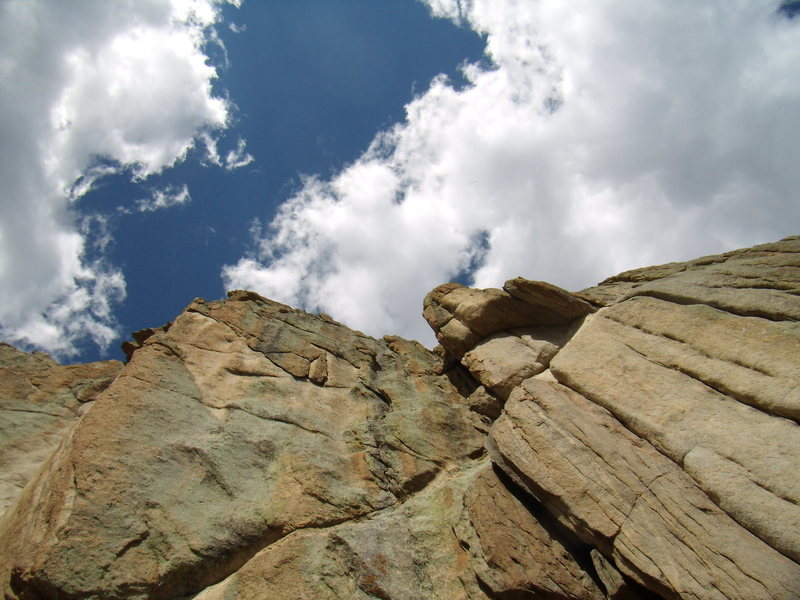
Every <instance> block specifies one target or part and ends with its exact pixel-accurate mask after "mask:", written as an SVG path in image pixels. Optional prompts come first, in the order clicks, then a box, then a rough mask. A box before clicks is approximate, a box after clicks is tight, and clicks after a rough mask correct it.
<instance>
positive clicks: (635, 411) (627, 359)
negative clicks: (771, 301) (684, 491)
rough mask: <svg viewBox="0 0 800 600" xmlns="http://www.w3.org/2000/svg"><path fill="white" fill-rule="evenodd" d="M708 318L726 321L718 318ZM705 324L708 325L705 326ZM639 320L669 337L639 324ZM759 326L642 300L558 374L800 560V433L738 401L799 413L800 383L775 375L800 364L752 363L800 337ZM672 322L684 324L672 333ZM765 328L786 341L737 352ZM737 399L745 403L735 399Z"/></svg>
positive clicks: (596, 329) (569, 352) (585, 330)
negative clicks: (797, 387)
mask: <svg viewBox="0 0 800 600" xmlns="http://www.w3.org/2000/svg"><path fill="white" fill-rule="evenodd" d="M709 311H711V312H713V313H715V314H714V315H713V316H711V317H710V316H708V313H709ZM717 313H719V314H717ZM631 315H633V316H631ZM645 316H647V317H648V318H649V320H647V319H645ZM700 318H704V320H705V322H706V324H707V325H706V327H700V326H699V324H698V322H697V321H698V319H700ZM628 319H630V320H631V321H630V324H629V323H628V321H627V320H628ZM637 319H644V320H645V321H646V324H647V325H646V327H649V328H651V329H652V330H653V331H661V333H660V334H657V333H649V332H648V331H646V330H645V329H642V328H640V327H645V325H640V327H637V326H635V324H636V323H637V322H638V321H637ZM737 321H740V322H737ZM756 321H759V322H754V319H753V318H752V317H738V316H733V315H729V314H727V313H722V312H721V311H718V310H716V309H711V308H708V307H704V306H695V305H690V306H682V305H675V304H672V303H670V302H665V301H663V300H655V299H651V298H635V299H632V300H629V301H626V302H623V303H622V304H620V305H617V306H613V307H609V308H606V309H603V310H602V311H600V312H599V313H598V314H596V315H593V316H592V317H591V318H590V319H588V320H587V322H586V323H584V325H583V326H582V327H581V329H580V330H579V331H578V333H577V334H576V335H575V336H574V337H573V338H572V339H571V340H570V342H569V343H568V344H567V345H566V346H565V347H564V348H563V349H562V350H561V352H559V354H558V355H557V356H556V357H555V358H554V359H553V361H552V362H551V370H552V372H553V374H554V375H555V376H556V378H557V379H558V380H559V381H560V382H562V383H564V384H565V385H568V386H569V387H571V388H572V389H574V390H577V391H579V392H580V393H581V394H583V395H584V396H586V397H587V398H589V399H591V400H592V401H593V402H595V403H597V404H598V405H600V406H603V407H604V408H606V409H608V410H609V411H611V413H612V414H614V416H615V417H617V418H618V419H619V420H620V421H622V422H623V423H624V424H625V425H626V426H627V427H628V428H630V429H631V431H633V432H635V433H636V434H637V435H639V436H641V437H642V438H644V439H646V440H648V441H649V442H650V443H652V444H653V445H654V446H655V447H656V448H658V449H659V450H660V451H662V452H663V453H664V454H666V455H667V456H669V457H670V458H671V459H672V460H673V461H675V462H676V463H677V464H680V465H683V466H684V467H685V468H686V470H687V471H688V472H689V473H691V474H692V476H693V477H694V478H695V480H696V481H697V482H698V483H699V484H700V486H701V487H702V489H703V490H704V491H705V492H706V493H708V494H709V495H710V496H711V497H712V498H714V499H715V500H716V501H717V502H718V503H719V504H720V506H722V507H723V508H724V509H725V510H726V511H727V512H728V513H729V514H730V515H731V516H733V517H734V518H735V519H736V520H737V521H738V522H739V523H741V524H742V525H743V526H745V527H747V528H748V529H749V530H750V531H752V532H753V533H755V534H756V535H758V536H759V537H761V538H762V539H763V540H765V541H766V542H767V543H769V544H771V545H773V546H774V547H775V548H777V549H779V550H780V551H781V552H783V553H784V554H786V555H787V556H790V557H792V558H793V559H795V560H798V559H800V507H798V504H799V503H800V480H798V478H797V477H796V476H795V474H796V473H798V472H800V428H798V426H797V423H796V422H794V421H790V420H787V419H782V418H777V417H775V416H772V415H770V414H768V413H766V412H764V411H763V410H758V409H755V408H753V407H751V406H748V405H747V404H743V403H742V402H740V401H739V400H738V399H737V397H738V398H744V397H746V398H748V403H749V404H752V405H754V406H759V407H762V408H771V409H774V410H776V411H777V412H787V411H788V412H791V410H792V408H791V407H792V405H795V406H796V400H793V398H792V395H793V392H794V390H793V389H792V388H793V384H792V379H791V378H788V377H784V376H775V375H772V374H770V373H772V372H780V373H786V372H789V373H791V371H792V370H793V369H794V367H793V366H792V365H791V363H793V362H796V357H797V356H798V354H797V353H795V352H790V353H789V355H788V357H787V358H785V359H784V358H780V359H779V360H778V361H777V362H782V363H784V365H785V366H784V367H777V366H775V367H769V368H768V369H761V370H758V369H757V368H752V367H749V366H747V365H748V364H751V365H754V366H755V365H758V364H759V363H760V362H768V361H769V357H770V356H773V357H776V356H779V355H780V353H781V348H784V349H788V348H791V347H792V346H794V345H796V344H797V341H796V340H797V338H794V340H792V339H791V337H790V336H786V335H784V334H783V333H782V332H781V331H780V327H778V326H775V325H774V324H772V323H771V322H769V321H763V320H761V319H758V320H756ZM761 321H763V322H761ZM670 322H674V323H675V324H676V325H675V326H674V327H669V323H670ZM692 325H694V327H693V326H692ZM754 328H756V329H758V330H759V331H761V332H762V333H763V334H764V336H765V337H764V338H763V341H764V343H765V344H766V343H768V341H769V339H774V340H777V342H776V343H777V344H778V345H777V346H776V347H775V348H774V350H773V351H771V352H767V353H766V354H765V355H764V356H763V357H759V356H758V355H759V354H760V350H762V349H763V348H760V347H759V344H758V343H755V344H752V345H751V344H739V345H738V346H737V342H741V335H742V334H743V333H744V334H746V333H747V332H748V331H751V330H752V329H754ZM770 336H771V337H770ZM781 343H782V344H783V346H782V347H781V345H780V344H781ZM715 346H718V347H719V350H718V352H717V353H716V354H714V347H715ZM598 348H602V360H598V358H600V357H599V356H598V353H597V349H598ZM783 356H786V355H783ZM795 381H796V380H795ZM773 383H774V385H773ZM730 390H735V391H736V394H735V395H732V394H726V393H725V392H726V391H730ZM787 390H788V391H789V394H788V395H787V396H786V397H781V393H782V392H785V391H787ZM794 397H795V398H796V393H794Z"/></svg>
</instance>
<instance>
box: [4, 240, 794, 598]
mask: <svg viewBox="0 0 800 600" xmlns="http://www.w3.org/2000/svg"><path fill="white" fill-rule="evenodd" d="M798 296H800V237H795V238H787V239H785V240H782V241H780V242H777V243H774V244H766V245H763V246H758V247H754V248H750V249H744V250H737V251H734V252H730V253H727V254H723V255H719V256H711V257H705V258H702V259H698V260H695V261H691V262H688V263H680V264H669V265H663V266H659V267H651V268H646V269H639V270H635V271H630V272H626V273H622V274H621V275H618V276H616V277H612V278H611V279H608V280H606V281H604V282H603V283H601V284H600V285H598V286H597V287H594V288H590V289H588V290H584V291H582V292H578V293H575V294H572V293H569V292H566V291H564V290H561V289H559V288H556V287H554V286H552V285H549V284H546V283H543V282H536V281H529V280H526V279H522V278H517V279H513V280H511V281H509V282H507V283H506V285H505V286H504V289H503V290H493V289H492V290H476V289H469V288H466V287H463V286H460V285H458V284H445V285H442V286H439V287H438V288H436V289H435V290H433V291H432V292H431V293H430V294H429V295H428V296H427V297H426V298H425V302H424V316H425V318H426V319H427V320H428V322H429V323H430V324H431V326H432V327H433V329H434V330H435V332H436V334H437V338H438V339H439V342H440V344H441V346H440V347H439V348H437V349H436V350H434V351H433V352H431V351H429V350H426V349H425V348H424V347H422V346H420V345H419V344H418V343H416V342H410V341H406V340H403V339H400V338H397V337H393V336H387V337H384V338H383V339H381V340H376V339H373V338H370V337H367V336H365V335H363V334H361V333H359V332H355V331H352V330H350V329H348V328H346V327H344V326H343V325H341V324H339V323H336V322H335V321H333V320H332V319H330V318H329V317H327V316H326V315H311V314H307V313H305V312H302V311H299V310H296V309H292V308H290V307H287V306H285V305H282V304H279V303H277V302H273V301H270V300H267V299H265V298H262V297H260V296H258V295H257V294H254V293H252V292H243V291H236V292H231V293H230V294H229V297H228V299H227V300H223V301H216V302H205V301H203V300H201V299H197V300H195V301H194V302H192V303H191V304H190V305H189V306H188V307H187V308H186V310H185V311H184V312H183V313H182V314H181V315H179V316H178V317H177V318H176V319H175V321H174V322H172V323H170V324H168V325H165V326H163V327H160V328H154V329H149V330H145V331H143V332H138V333H137V335H136V337H135V342H129V343H127V344H126V346H125V350H126V353H127V354H128V357H129V361H128V363H127V364H126V365H125V366H124V368H121V365H119V363H114V362H108V363H94V364H90V365H73V366H70V367H61V366H58V365H56V364H55V363H53V362H52V361H50V360H49V359H47V358H46V357H44V356H43V355H26V354H24V353H21V352H18V351H16V350H14V349H12V348H10V347H8V346H3V347H0V369H2V370H3V378H2V379H0V381H2V386H3V387H2V388H0V398H1V399H2V400H0V402H2V404H0V408H3V409H4V411H3V413H2V414H3V417H4V419H5V420H4V421H3V422H2V423H1V424H0V425H2V429H1V431H2V435H3V437H2V438H0V443H1V444H2V445H0V461H2V463H0V464H3V469H2V472H0V476H2V479H0V485H3V486H5V487H3V488H0V489H2V493H3V498H5V502H6V503H8V504H9V506H8V509H7V510H6V511H5V513H4V514H3V516H2V518H1V519H0V588H2V590H3V593H4V596H5V598H7V599H8V600H45V599H48V600H49V599H53V600H56V599H58V600H67V599H69V600H72V599H78V598H81V599H84V598H93V599H95V598H96V599H112V598H131V599H144V598H152V599H171V598H195V599H197V600H233V599H242V600H248V599H256V598H258V599H261V598H275V599H282V598H287V599H289V598H291V599H295V598H309V599H323V598H330V599H334V598H358V599H374V598H380V599H383V600H401V599H402V600H405V599H409V600H411V599H420V598H444V599H451V598H452V599H485V598H497V599H504V600H514V599H523V598H547V599H558V598H564V599H567V598H570V599H571V598H580V599H601V598H615V599H630V598H668V599H673V598H686V599H689V598H695V599H717V598H720V599H722V598H741V599H743V600H744V599H747V600H751V599H767V598H781V599H790V598H800V565H799V564H798V562H800V507H799V506H798V505H799V504H800V477H798V473H800V433H799V432H800V430H799V429H798V423H797V420H798V416H799V415H800V325H798V321H799V320H800V298H798ZM37 438H38V439H37ZM26 482H27V485H24V484H25V483H26ZM23 485H24V490H22V491H21V493H20V492H19V489H21V488H22V486H23Z"/></svg>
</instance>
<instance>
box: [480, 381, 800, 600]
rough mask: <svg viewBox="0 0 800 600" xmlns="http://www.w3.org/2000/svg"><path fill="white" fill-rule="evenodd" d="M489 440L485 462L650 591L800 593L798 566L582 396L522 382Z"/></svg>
mask: <svg viewBox="0 0 800 600" xmlns="http://www.w3.org/2000/svg"><path fill="white" fill-rule="evenodd" d="M491 436H492V446H491V447H492V456H493V458H494V459H495V461H496V462H497V463H498V464H499V465H500V466H501V467H502V468H503V469H504V470H505V471H506V472H507V473H508V474H509V475H510V476H511V477H512V478H513V479H515V480H516V481H517V482H518V483H519V484H520V485H521V486H522V487H524V488H526V489H527V490H528V491H529V492H530V493H531V494H532V495H533V496H534V497H536V498H538V499H539V500H540V501H541V502H542V503H543V504H544V506H545V507H546V508H547V509H548V511H549V512H550V513H551V514H553V515H554V516H555V517H556V518H557V519H558V521H559V522H560V523H561V524H563V525H564V526H565V527H567V528H568V529H570V530H571V531H573V532H574V533H575V534H576V535H577V536H578V537H580V538H581V539H582V540H583V541H584V542H585V543H587V544H590V545H591V546H592V547H595V548H597V549H598V550H599V551H600V552H601V553H602V554H604V555H605V556H607V557H608V558H609V559H611V560H612V561H613V563H614V564H616V565H617V566H618V567H619V569H620V570H621V571H622V572H623V573H625V574H626V575H628V576H630V577H631V578H633V579H634V580H636V581H638V582H639V583H641V584H642V585H644V586H646V587H648V588H650V589H652V590H653V591H656V592H658V593H660V594H662V595H664V596H666V597H670V596H671V595H673V594H671V592H674V595H675V596H677V597H683V598H704V597H709V598H714V597H716V598H742V599H745V598H794V597H796V596H797V595H798V594H800V580H799V579H798V577H797V575H798V571H797V565H796V563H794V562H792V561H791V560H789V559H788V558H786V557H784V556H782V555H781V554H780V553H779V552H777V551H776V550H774V549H773V548H771V547H770V546H769V545H767V544H765V543H764V542H763V541H761V540H759V539H758V538H756V537H755V536H754V535H752V534H751V533H750V532H748V531H746V530H745V529H743V528H742V527H740V526H739V525H738V524H737V523H736V522H735V521H734V520H733V519H731V518H730V517H729V516H728V515H727V514H726V513H725V512H723V511H722V510H721V509H719V508H718V507H717V506H716V505H714V503H712V502H711V501H710V500H709V498H708V497H707V496H706V495H705V494H703V492H702V491H701V489H700V488H699V487H698V486H697V485H696V484H695V482H694V481H693V480H692V478H691V477H690V476H689V475H688V474H687V473H685V472H684V471H683V470H682V469H681V468H680V467H679V466H678V465H676V464H675V463H674V462H673V461H671V460H670V459H669V458H667V457H666V456H664V455H663V454H661V453H660V452H658V450H656V449H655V448H654V447H652V446H651V445H650V444H649V443H647V442H646V441H644V440H642V439H641V438H639V437H638V436H636V435H635V434H634V433H632V432H630V431H628V430H627V429H626V428H625V427H624V426H623V425H622V424H621V423H620V422H619V421H617V420H616V419H615V418H614V417H613V416H612V415H611V414H610V413H609V412H608V411H606V410H605V409H603V408H601V407H599V406H597V405H596V404H594V403H592V402H590V401H589V400H587V399H586V398H584V397H583V396H581V395H580V394H578V393H576V392H574V391H572V390H570V389H568V388H566V387H564V386H561V385H559V384H552V383H550V382H546V381H537V380H534V379H529V380H527V381H526V382H525V383H523V384H522V386H521V387H520V388H518V389H517V390H515V391H514V393H513V394H512V396H511V399H510V400H509V402H508V403H507V404H506V406H505V410H504V413H503V415H502V416H501V417H500V418H499V419H498V420H497V421H496V422H495V424H494V426H493V427H492V432H491ZM713 588H716V591H714V592H712V589H713Z"/></svg>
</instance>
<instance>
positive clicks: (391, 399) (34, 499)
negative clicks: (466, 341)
mask: <svg viewBox="0 0 800 600" xmlns="http://www.w3.org/2000/svg"><path fill="white" fill-rule="evenodd" d="M233 298H243V299H232V300H229V301H225V302H214V303H205V302H203V301H200V300H198V301H195V302H193V303H192V304H191V305H190V306H189V307H188V308H187V310H186V311H185V312H184V313H183V314H182V315H180V316H179V317H178V318H177V319H176V320H175V322H174V323H173V324H172V325H171V326H170V327H169V328H167V329H165V330H160V331H155V332H154V333H153V334H152V335H150V336H149V337H147V338H146V339H145V340H144V341H143V343H142V345H141V347H139V348H138V349H136V350H135V351H134V352H133V354H132V357H131V360H130V362H129V363H128V364H127V365H126V367H125V369H124V370H123V372H122V373H121V374H120V376H119V377H118V378H117V379H116V381H115V382H114V383H113V384H112V385H111V386H110V387H109V388H108V389H107V390H106V391H105V392H103V394H102V395H101V396H100V398H99V399H98V400H97V401H96V402H95V406H94V407H93V409H92V410H91V411H89V412H88V413H87V414H86V415H85V417H84V418H83V419H82V421H81V422H80V424H79V425H78V427H77V429H76V430H75V431H74V433H73V434H72V435H71V436H70V437H69V438H68V439H66V440H65V442H64V444H63V445H62V446H61V448H60V449H59V451H58V452H57V453H56V454H55V455H54V456H53V457H52V458H51V459H50V461H49V462H48V463H47V465H46V466H45V468H44V469H43V470H42V471H40V473H39V475H38V477H37V478H36V479H35V481H34V482H33V484H32V485H30V486H29V487H28V488H27V489H26V491H25V493H24V494H23V496H22V497H21V498H20V499H19V501H18V502H17V504H16V506H15V508H14V509H13V510H12V511H11V512H9V513H8V519H7V520H6V521H5V522H4V523H3V524H2V529H1V530H0V539H3V540H5V541H6V542H7V544H6V547H5V548H3V549H2V550H0V573H2V574H4V579H3V581H4V582H5V585H6V586H8V584H9V582H11V586H10V587H6V588H5V593H7V594H9V595H10V597H27V596H31V595H36V594H50V593H51V592H48V591H46V590H58V591H57V592H53V593H57V594H59V595H63V596H71V597H76V596H91V595H94V594H98V593H100V592H99V590H103V592H102V593H103V594H105V595H108V596H114V597H131V598H144V597H154V598H170V597H176V596H181V595H186V594H190V593H194V592H197V591H199V590H201V589H203V588H204V587H206V586H208V585H210V584H213V583H215V582H218V581H220V580H221V579H223V578H225V577H227V576H228V575H230V574H231V573H233V572H234V571H236V570H237V569H238V568H239V567H240V566H241V565H242V564H244V563H245V562H246V561H247V560H249V559H250V558H252V557H253V556H254V555H255V554H256V553H257V552H258V551H260V550H261V549H263V548H265V547H268V546H270V545H272V544H273V543H275V542H276V541H277V540H280V539H282V538H284V537H286V536H287V535H288V534H290V533H291V532H293V531H299V530H303V529H307V528H325V527H331V526H333V525H335V524H337V523H344V522H348V521H350V520H353V519H357V518H359V517H364V516H366V515H369V514H371V513H374V512H376V511H380V510H382V509H385V508H387V507H390V506H393V505H395V504H398V503H400V502H403V501H404V500H405V499H406V498H407V497H408V496H409V495H411V494H414V493H416V492H417V491H418V490H420V489H423V488H424V487H425V486H426V485H427V484H428V483H429V482H431V481H433V480H434V478H435V477H436V476H437V474H438V473H440V472H441V470H442V469H443V468H445V467H446V466H447V465H448V464H451V463H458V462H459V461H465V460H469V459H468V457H469V456H478V455H480V454H481V453H482V452H483V450H482V446H483V436H482V435H481V434H480V433H479V432H478V431H477V430H476V429H475V428H474V427H473V416H474V415H473V413H472V412H471V411H470V410H469V407H468V405H467V403H466V401H465V400H464V398H463V397H462V396H461V395H460V394H459V393H458V391H457V390H456V388H454V387H453V385H452V384H451V383H450V381H449V379H448V377H447V375H446V374H443V372H442V364H441V362H440V360H439V359H438V358H437V357H436V356H434V355H433V354H431V353H430V352H429V351H427V350H425V349H424V348H423V347H422V346H420V345H419V344H417V343H414V342H407V341H405V340H400V339H399V338H390V339H387V340H383V341H377V340H374V339H372V338H368V337H366V336H363V335H361V334H358V333H356V332H353V331H350V330H348V329H346V328H345V327H343V326H341V325H338V324H335V323H331V322H330V321H329V320H326V319H324V318H320V317H314V316H312V315H308V314H306V313H303V312H301V311H296V310H293V309H290V308H289V307H286V306H284V305H281V304H278V303H274V302H270V301H268V300H265V299H263V298H260V297H258V296H256V295H242V294H234V295H233ZM323 361H324V362H323ZM320 364H324V365H325V373H326V377H325V378H324V380H323V378H322V377H321V376H320V374H321V370H322V367H320V366H319V365H320ZM314 365H316V366H314ZM312 366H313V368H312ZM307 378H308V379H307ZM312 378H314V379H316V380H317V381H313V380H312ZM12 573H13V577H11V576H10V575H11V574H12Z"/></svg>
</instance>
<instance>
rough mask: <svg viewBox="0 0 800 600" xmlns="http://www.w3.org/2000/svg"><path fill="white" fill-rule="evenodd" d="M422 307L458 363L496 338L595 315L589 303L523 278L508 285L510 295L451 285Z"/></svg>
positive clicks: (437, 290)
mask: <svg viewBox="0 0 800 600" xmlns="http://www.w3.org/2000/svg"><path fill="white" fill-rule="evenodd" d="M423 307H424V310H423V313H422V314H423V316H424V317H425V319H426V320H427V321H428V323H429V324H430V326H431V327H432V328H433V330H434V332H435V333H436V338H437V339H438V340H439V343H440V344H441V345H442V346H444V347H445V348H446V349H447V351H448V352H450V353H451V354H452V355H453V356H455V357H456V358H461V356H462V355H463V354H464V353H465V352H467V351H469V350H471V349H472V348H473V347H474V346H475V344H477V343H478V342H479V341H480V340H482V339H484V338H486V337H488V336H489V335H491V334H493V333H497V332H499V331H506V330H510V329H516V328H521V327H534V326H558V325H568V324H569V323H571V322H572V321H574V320H575V319H576V318H578V317H581V316H583V315H586V314H589V313H591V312H593V311H594V307H593V306H592V305H591V304H590V303H588V302H586V301H585V300H582V299H581V298H579V297H577V296H575V295H573V294H570V293H569V292H567V291H565V290H562V289H561V288H558V287H556V286H554V285H551V284H549V283H545V282H542V281H529V280H527V279H523V278H521V277H518V278H516V279H512V280H510V281H508V282H506V289H505V290H498V289H493V288H489V289H485V290H476V289H471V288H467V287H464V286H461V285H459V284H455V283H447V284H444V285H441V286H439V287H437V288H435V289H434V290H433V291H431V292H430V293H429V294H428V295H427V296H426V297H425V300H424V302H423Z"/></svg>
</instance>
